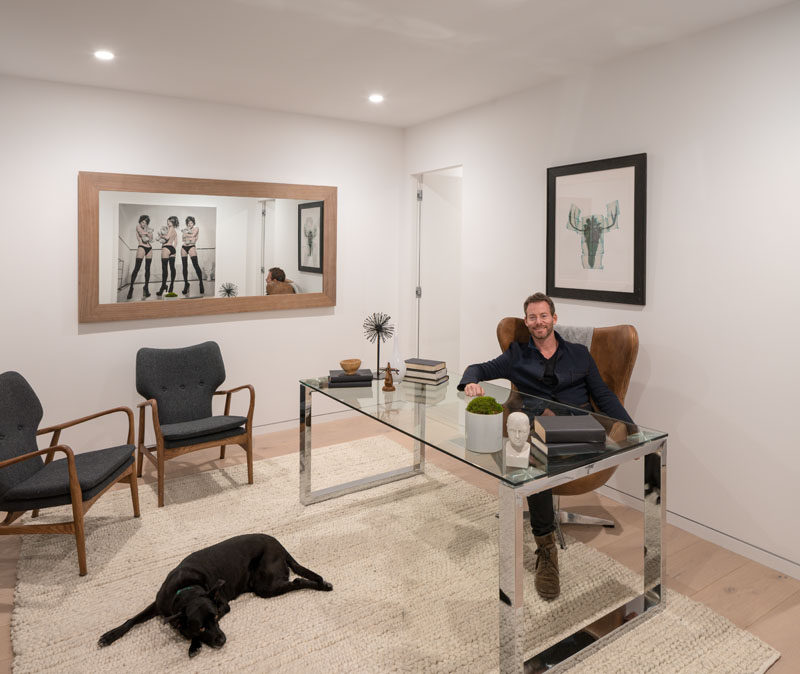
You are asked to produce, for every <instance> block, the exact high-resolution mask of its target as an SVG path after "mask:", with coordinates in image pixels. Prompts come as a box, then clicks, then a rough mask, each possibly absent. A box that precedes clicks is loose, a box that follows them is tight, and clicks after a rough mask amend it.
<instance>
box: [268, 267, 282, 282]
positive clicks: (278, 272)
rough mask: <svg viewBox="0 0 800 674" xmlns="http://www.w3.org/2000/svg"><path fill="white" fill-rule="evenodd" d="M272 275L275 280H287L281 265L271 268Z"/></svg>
mask: <svg viewBox="0 0 800 674" xmlns="http://www.w3.org/2000/svg"><path fill="white" fill-rule="evenodd" d="M269 274H270V277H271V278H272V280H273V281H285V280H286V274H285V273H284V272H283V269H281V268H280V267H272V268H271V269H270V270H269Z"/></svg>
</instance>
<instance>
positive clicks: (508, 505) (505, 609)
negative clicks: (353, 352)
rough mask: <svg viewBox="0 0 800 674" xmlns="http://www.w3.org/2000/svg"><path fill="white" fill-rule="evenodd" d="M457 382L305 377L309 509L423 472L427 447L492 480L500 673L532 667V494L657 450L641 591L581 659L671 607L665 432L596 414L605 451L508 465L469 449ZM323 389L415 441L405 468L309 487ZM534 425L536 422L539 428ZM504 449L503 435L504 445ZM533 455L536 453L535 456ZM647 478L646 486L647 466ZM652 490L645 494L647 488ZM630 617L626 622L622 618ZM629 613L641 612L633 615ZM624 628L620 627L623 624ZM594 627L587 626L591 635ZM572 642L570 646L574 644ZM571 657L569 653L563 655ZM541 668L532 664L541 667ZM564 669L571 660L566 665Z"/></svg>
mask: <svg viewBox="0 0 800 674" xmlns="http://www.w3.org/2000/svg"><path fill="white" fill-rule="evenodd" d="M457 382H458V380H457V379H455V378H451V379H450V381H449V382H447V383H445V384H441V385H439V386H436V387H434V386H427V385H424V384H412V383H402V382H401V383H399V384H396V389H397V390H395V391H391V392H385V391H382V390H381V388H382V386H383V380H375V381H373V382H372V384H371V386H370V387H347V388H329V387H328V379H327V377H321V378H319V379H301V380H300V502H301V503H302V504H303V505H309V504H312V503H318V502H320V501H324V500H327V499H330V498H335V497H337V496H342V495H344V494H350V493H353V492H356V491H360V490H363V489H370V488H372V487H376V486H379V485H382V484H387V483H389V482H393V481H395V480H401V479H404V478H407V477H412V476H414V475H419V474H421V473H422V472H423V471H424V470H425V447H426V446H428V447H432V448H434V449H436V450H438V451H440V452H444V453H445V454H447V455H449V456H451V457H453V458H455V459H458V460H459V461H462V462H463V463H465V464H468V465H470V466H472V467H474V468H475V469H476V470H480V471H482V472H484V473H486V474H488V475H490V476H492V477H493V478H494V479H495V480H496V482H497V495H498V510H499V527H498V533H499V536H498V566H499V598H500V601H499V656H500V662H499V665H500V671H501V672H519V673H522V672H523V671H524V666H525V653H524V648H523V637H524V633H523V607H524V603H523V577H524V574H525V573H526V572H525V569H524V566H523V502H524V497H526V496H528V495H530V494H533V493H536V492H540V491H543V490H545V489H551V488H553V487H556V486H558V485H560V484H564V483H567V482H571V481H572V480H575V479H577V478H579V477H583V476H585V475H590V474H593V473H596V472H598V471H601V470H604V469H606V468H611V467H614V466H618V465H620V464H623V463H626V462H630V461H633V460H635V459H639V458H641V457H643V456H645V455H647V454H655V455H656V456H658V457H659V459H660V466H661V492H660V497H661V498H660V503H657V502H656V500H655V499H643V501H642V503H643V506H642V507H643V513H644V541H646V542H647V543H646V544H644V541H643V552H644V560H643V561H644V564H643V568H644V573H643V575H642V578H643V586H642V592H641V594H640V595H639V596H638V597H636V598H635V599H633V600H632V601H627V602H625V603H624V604H623V605H622V606H619V607H615V608H614V609H613V610H612V611H610V613H609V614H608V615H606V616H604V617H603V618H601V619H600V620H599V621H597V624H598V625H599V624H601V623H603V621H604V620H605V619H608V620H605V624H611V625H615V624H616V625H619V626H617V627H616V628H614V629H612V630H611V631H608V632H607V633H606V634H605V635H604V636H602V637H601V638H599V639H597V640H596V641H593V642H592V644H591V645H590V646H588V647H587V648H586V649H585V650H584V651H582V652H581V656H582V655H585V654H586V653H587V652H590V651H594V650H595V649H596V648H599V647H601V646H602V645H603V643H605V642H606V641H607V640H608V638H609V637H610V636H611V634H613V635H614V636H615V637H616V636H617V635H618V634H619V633H620V631H627V630H629V629H632V628H633V627H635V626H636V625H637V624H639V623H640V622H641V621H642V620H646V619H648V618H649V617H651V616H652V615H653V614H654V613H655V612H656V611H657V610H659V609H661V608H663V601H664V594H663V591H662V578H663V575H664V560H663V559H662V556H661V550H662V546H661V530H662V526H663V524H664V519H665V514H666V447H667V434H666V433H664V432H661V431H657V430H653V429H649V428H643V427H642V426H638V425H633V424H627V423H625V422H622V421H617V420H614V419H610V418H609V417H605V416H603V415H601V414H596V413H593V416H594V417H595V418H596V419H597V420H598V421H600V423H601V424H602V425H603V426H604V428H605V429H606V443H605V448H604V449H603V450H602V451H601V452H600V453H597V454H593V455H591V456H582V457H578V458H571V459H566V460H564V459H562V460H553V459H551V460H550V461H549V462H548V461H546V460H545V461H539V460H536V459H531V465H530V466H529V467H527V468H515V467H507V466H506V465H505V459H504V455H505V453H504V452H503V451H502V450H500V449H498V451H497V452H495V453H476V452H471V451H468V450H467V449H466V442H465V428H464V418H465V408H466V405H467V403H468V402H469V400H470V398H468V397H466V396H465V395H464V393H462V392H459V391H458V390H457V389H456V386H457ZM481 385H482V386H483V388H484V390H485V392H486V395H489V396H493V397H494V398H495V399H496V400H497V401H498V402H499V403H501V404H503V406H504V408H505V409H506V410H507V411H508V412H513V411H524V412H526V413H527V414H528V416H529V417H531V418H532V417H533V416H534V415H536V414H541V413H542V411H543V410H544V409H545V408H548V409H550V410H551V411H552V412H554V413H556V414H585V413H586V411H585V410H582V409H578V408H574V407H569V406H567V405H563V404H559V403H554V402H552V401H549V400H545V399H543V398H537V397H535V396H530V395H526V394H523V393H519V392H518V391H515V390H512V389H511V388H509V387H503V386H498V385H494V384H490V383H482V384H481ZM314 393H321V394H322V395H324V396H327V397H328V398H330V399H332V400H334V401H337V402H339V403H341V404H342V405H345V406H347V407H349V408H351V409H352V410H356V411H358V412H360V413H361V414H364V415H366V416H368V417H370V418H372V419H375V420H377V421H379V422H381V423H383V424H386V425H387V426H390V427H392V428H394V429H396V430H398V431H400V432H402V433H404V434H405V435H407V436H409V437H411V438H413V440H414V450H413V454H412V458H411V465H410V466H408V467H405V468H400V469H396V470H392V471H389V472H385V473H381V474H379V475H373V476H370V477H367V478H363V479H360V480H355V481H352V482H347V483H345V484H340V485H335V486H332V487H328V488H326V489H320V490H317V491H312V490H311V463H312V460H311V398H312V394H314ZM531 426H533V424H531ZM503 443H505V438H504V439H503ZM532 456H533V454H532ZM640 464H641V465H642V469H641V475H642V484H643V485H644V468H643V466H644V461H641V462H640ZM643 493H644V492H643ZM615 616H617V617H618V616H625V618H626V620H624V621H621V620H619V619H616V620H615V619H614V617H615ZM631 616H635V617H634V618H633V619H630V618H631ZM620 623H622V624H620ZM585 629H586V627H585V626H584V627H583V628H582V630H578V631H580V632H583V630H585ZM578 631H576V633H575V634H573V635H571V636H570V637H567V638H566V639H564V640H562V642H559V644H557V645H555V646H553V647H550V648H548V649H547V651H545V652H543V653H539V654H537V655H536V656H534V657H533V658H529V663H530V664H531V665H534V664H539V663H540V662H543V661H544V660H546V661H547V662H549V663H553V662H554V661H555V662H558V661H559V660H567V659H570V660H572V656H573V655H574V654H575V652H576V648H574V644H575V643H577V642H579V641H580V639H576V638H575V637H577V636H578ZM570 644H571V645H570ZM562 654H563V655H562ZM537 659H538V662H531V661H536V660H537ZM565 664H566V663H565Z"/></svg>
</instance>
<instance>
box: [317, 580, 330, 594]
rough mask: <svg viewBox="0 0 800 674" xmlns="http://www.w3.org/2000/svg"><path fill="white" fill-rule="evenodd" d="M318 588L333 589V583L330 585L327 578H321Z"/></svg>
mask: <svg viewBox="0 0 800 674" xmlns="http://www.w3.org/2000/svg"><path fill="white" fill-rule="evenodd" d="M319 589H320V590H322V591H323V592H330V591H331V590H332V589H333V585H331V584H330V583H329V582H328V581H327V580H323V581H322V585H321V586H320V588H319Z"/></svg>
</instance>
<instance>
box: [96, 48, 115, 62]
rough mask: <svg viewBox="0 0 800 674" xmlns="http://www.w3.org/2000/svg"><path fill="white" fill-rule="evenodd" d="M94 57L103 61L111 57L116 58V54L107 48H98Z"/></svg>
mask: <svg viewBox="0 0 800 674" xmlns="http://www.w3.org/2000/svg"><path fill="white" fill-rule="evenodd" d="M94 57H95V58H96V59H99V60H101V61H110V60H111V59H113V58H114V54H113V53H112V52H110V51H108V50H107V49H98V50H97V51H96V52H95V53H94Z"/></svg>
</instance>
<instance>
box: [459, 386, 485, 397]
mask: <svg viewBox="0 0 800 674" xmlns="http://www.w3.org/2000/svg"><path fill="white" fill-rule="evenodd" d="M464 393H465V394H466V395H468V396H482V395H483V394H484V392H483V386H481V385H480V384H467V385H466V386H465V387H464Z"/></svg>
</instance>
